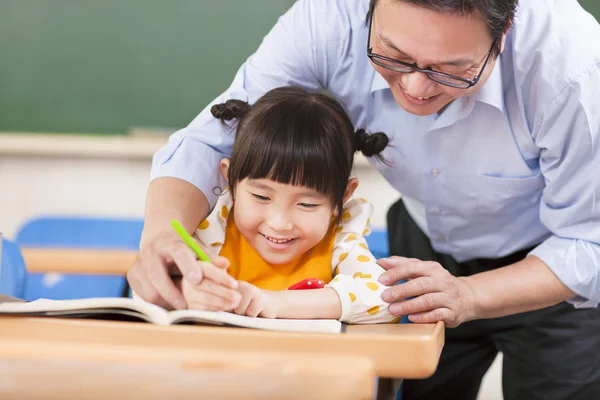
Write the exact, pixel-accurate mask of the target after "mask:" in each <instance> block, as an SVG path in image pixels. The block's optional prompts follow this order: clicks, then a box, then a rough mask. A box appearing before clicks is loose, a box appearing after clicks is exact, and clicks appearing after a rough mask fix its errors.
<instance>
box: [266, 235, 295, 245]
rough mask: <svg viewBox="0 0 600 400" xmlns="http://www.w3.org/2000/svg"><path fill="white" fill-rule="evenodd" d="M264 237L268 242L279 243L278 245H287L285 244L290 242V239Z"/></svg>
mask: <svg viewBox="0 0 600 400" xmlns="http://www.w3.org/2000/svg"><path fill="white" fill-rule="evenodd" d="M265 237H266V238H267V239H268V240H270V241H271V242H274V243H280V244H281V243H287V242H290V241H291V240H292V239H283V240H278V239H273V238H272V237H268V236H265Z"/></svg>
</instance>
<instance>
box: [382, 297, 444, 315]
mask: <svg viewBox="0 0 600 400" xmlns="http://www.w3.org/2000/svg"><path fill="white" fill-rule="evenodd" d="M447 300H448V295H446V294H445V293H441V292H437V293H427V294H424V295H422V296H418V297H414V298H412V299H409V300H404V301H400V302H397V303H393V304H390V307H389V309H388V310H389V312H390V314H392V315H411V314H417V313H421V312H426V311H431V310H435V309H436V308H446V307H447Z"/></svg>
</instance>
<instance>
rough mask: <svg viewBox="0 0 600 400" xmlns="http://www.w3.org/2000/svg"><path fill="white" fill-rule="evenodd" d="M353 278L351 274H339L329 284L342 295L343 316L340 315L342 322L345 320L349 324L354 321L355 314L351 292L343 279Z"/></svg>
mask: <svg viewBox="0 0 600 400" xmlns="http://www.w3.org/2000/svg"><path fill="white" fill-rule="evenodd" d="M348 279H350V280H352V279H353V278H352V277H351V276H345V275H338V276H336V277H335V278H333V280H332V281H331V282H329V284H328V285H327V286H329V287H331V288H332V289H333V290H335V291H336V292H337V294H338V296H339V297H340V301H341V302H342V316H341V317H340V319H339V320H340V321H341V322H345V323H347V324H351V323H352V315H353V314H354V313H353V311H352V298H351V296H350V292H349V291H348V289H347V287H348V285H344V283H343V282H341V281H342V280H348Z"/></svg>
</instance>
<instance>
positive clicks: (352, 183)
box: [344, 178, 358, 204]
mask: <svg viewBox="0 0 600 400" xmlns="http://www.w3.org/2000/svg"><path fill="white" fill-rule="evenodd" d="M357 187H358V179H357V178H350V179H348V184H347V185H346V191H345V192H344V204H346V202H347V201H348V200H350V197H352V195H353V194H354V191H355V190H356V188H357Z"/></svg>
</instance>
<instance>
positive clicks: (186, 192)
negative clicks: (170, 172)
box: [140, 177, 209, 249]
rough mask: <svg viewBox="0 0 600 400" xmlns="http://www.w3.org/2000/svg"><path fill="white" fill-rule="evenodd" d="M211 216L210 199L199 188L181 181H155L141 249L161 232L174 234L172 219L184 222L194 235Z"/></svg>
mask: <svg viewBox="0 0 600 400" xmlns="http://www.w3.org/2000/svg"><path fill="white" fill-rule="evenodd" d="M208 213H209V206H208V200H207V199H206V196H204V194H203V193H202V192H201V191H200V189H198V188H197V187H196V186H194V185H192V184H191V183H189V182H186V181H184V180H181V179H179V178H169V177H165V178H158V179H155V180H153V181H152V182H151V183H150V186H149V187H148V193H147V195H146V215H145V217H144V231H143V232H142V239H141V242H140V248H141V249H143V248H144V246H145V245H146V244H148V243H150V242H152V241H153V240H154V239H155V238H156V237H157V236H159V235H160V234H161V233H163V234H164V233H172V232H171V231H172V228H171V220H172V219H177V220H178V221H181V223H182V224H183V227H184V228H185V229H186V230H187V231H188V232H193V231H194V230H195V229H196V227H197V226H198V224H200V222H202V221H203V220H204V219H205V218H206V217H207V216H208ZM165 231H167V232H165Z"/></svg>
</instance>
